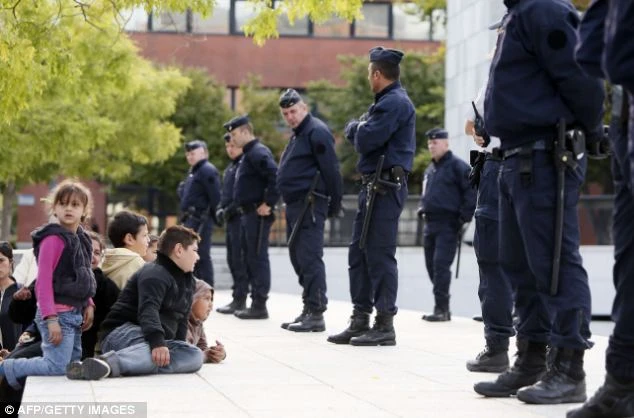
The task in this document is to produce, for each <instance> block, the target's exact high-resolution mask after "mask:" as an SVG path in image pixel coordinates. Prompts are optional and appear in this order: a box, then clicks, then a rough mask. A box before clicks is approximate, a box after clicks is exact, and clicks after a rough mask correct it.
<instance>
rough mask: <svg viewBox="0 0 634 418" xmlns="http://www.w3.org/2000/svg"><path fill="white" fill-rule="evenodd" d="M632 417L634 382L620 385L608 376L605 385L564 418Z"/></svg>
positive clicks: (633, 410)
mask: <svg viewBox="0 0 634 418" xmlns="http://www.w3.org/2000/svg"><path fill="white" fill-rule="evenodd" d="M632 416H634V380H633V381H631V382H629V383H620V382H618V381H617V380H616V379H614V377H612V376H610V375H609V374H608V375H606V376H605V383H603V385H602V386H601V387H600V388H599V389H598V390H597V392H596V393H595V394H594V395H593V396H592V397H591V398H590V399H588V400H587V401H586V403H584V404H583V405H581V406H580V407H579V408H575V409H572V410H570V411H568V413H567V414H566V418H613V417H632Z"/></svg>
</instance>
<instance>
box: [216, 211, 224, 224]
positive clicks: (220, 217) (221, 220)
mask: <svg viewBox="0 0 634 418" xmlns="http://www.w3.org/2000/svg"><path fill="white" fill-rule="evenodd" d="M224 224H225V210H224V209H223V208H219V209H218V210H216V225H218V226H220V227H221V226H223V225H224Z"/></svg>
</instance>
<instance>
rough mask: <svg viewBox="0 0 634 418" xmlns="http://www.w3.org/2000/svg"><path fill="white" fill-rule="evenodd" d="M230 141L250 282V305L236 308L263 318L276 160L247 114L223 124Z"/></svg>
mask: <svg viewBox="0 0 634 418" xmlns="http://www.w3.org/2000/svg"><path fill="white" fill-rule="evenodd" d="M224 127H225V129H226V130H227V132H229V133H230V134H231V141H233V142H234V143H235V145H236V146H238V147H240V148H242V151H243V155H242V159H241V160H240V163H239V165H238V170H237V172H236V178H235V182H234V186H233V200H234V204H235V205H236V206H237V207H238V210H239V211H240V214H241V215H242V216H241V217H240V242H241V245H242V251H243V256H244V259H245V262H246V263H245V264H246V269H247V276H248V278H249V284H250V285H251V306H250V307H249V308H247V309H243V310H238V311H235V312H234V315H235V316H236V317H238V318H240V319H266V318H268V317H269V312H268V310H267V309H266V300H267V299H268V296H269V290H270V289H271V265H270V264H269V232H270V231H271V225H272V224H273V220H274V219H275V215H274V214H273V209H274V207H275V204H276V203H277V200H278V199H279V193H278V191H277V187H276V185H275V181H276V177H277V164H275V160H274V159H273V154H271V150H269V149H268V148H267V147H266V146H265V145H263V144H262V143H260V141H259V140H258V139H257V138H256V137H255V136H254V135H253V125H251V123H250V121H249V117H248V116H247V115H243V116H237V117H235V118H233V119H231V120H230V121H229V122H227V123H225V124H224Z"/></svg>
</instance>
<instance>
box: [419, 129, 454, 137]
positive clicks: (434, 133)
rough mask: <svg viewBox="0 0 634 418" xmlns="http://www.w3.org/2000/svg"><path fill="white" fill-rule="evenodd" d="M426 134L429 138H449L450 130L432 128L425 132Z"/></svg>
mask: <svg viewBox="0 0 634 418" xmlns="http://www.w3.org/2000/svg"><path fill="white" fill-rule="evenodd" d="M425 136H426V137H427V139H448V138H449V132H447V131H445V130H444V129H443V128H432V129H430V130H428V131H427V132H425Z"/></svg>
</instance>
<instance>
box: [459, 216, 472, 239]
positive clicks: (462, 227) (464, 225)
mask: <svg viewBox="0 0 634 418" xmlns="http://www.w3.org/2000/svg"><path fill="white" fill-rule="evenodd" d="M470 222H471V221H467V220H466V219H464V218H462V217H460V218H459V219H458V233H459V234H460V236H461V237H462V236H464V233H465V232H467V229H468V228H469V223H470Z"/></svg>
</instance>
